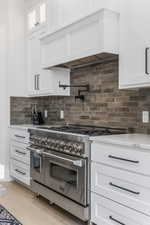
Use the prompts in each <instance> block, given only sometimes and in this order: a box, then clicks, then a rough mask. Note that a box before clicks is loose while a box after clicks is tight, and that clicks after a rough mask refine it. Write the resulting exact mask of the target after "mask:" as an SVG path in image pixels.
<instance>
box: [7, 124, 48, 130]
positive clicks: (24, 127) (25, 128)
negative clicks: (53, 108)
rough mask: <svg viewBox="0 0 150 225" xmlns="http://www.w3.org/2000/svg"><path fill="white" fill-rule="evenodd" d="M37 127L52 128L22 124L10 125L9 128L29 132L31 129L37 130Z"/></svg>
mask: <svg viewBox="0 0 150 225" xmlns="http://www.w3.org/2000/svg"><path fill="white" fill-rule="evenodd" d="M51 126H52V125H51ZM37 127H50V126H48V125H33V124H20V125H10V126H9V128H12V129H22V130H27V129H30V128H34V129H36V128H37Z"/></svg>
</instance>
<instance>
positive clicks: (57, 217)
mask: <svg viewBox="0 0 150 225" xmlns="http://www.w3.org/2000/svg"><path fill="white" fill-rule="evenodd" d="M2 185H3V186H5V187H6V188H7V194H6V195H4V196H2V197H0V204H1V205H3V206H4V207H5V208H6V209H7V210H8V211H9V212H10V213H12V214H13V215H14V216H15V217H16V218H17V219H18V220H19V221H20V222H22V224H23V225H83V224H82V223H81V222H79V221H78V220H77V219H76V218H74V217H73V216H71V215H70V214H67V213H66V212H64V211H63V210H61V209H60V208H58V207H56V206H50V205H49V204H48V202H47V201H46V200H45V199H42V198H40V199H37V198H35V196H34V194H33V193H32V192H31V191H30V190H28V189H26V188H24V187H23V186H22V185H20V184H17V183H15V182H11V183H3V184H2Z"/></svg>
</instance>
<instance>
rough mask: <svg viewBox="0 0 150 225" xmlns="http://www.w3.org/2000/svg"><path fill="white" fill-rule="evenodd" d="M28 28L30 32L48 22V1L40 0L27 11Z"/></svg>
mask: <svg viewBox="0 0 150 225" xmlns="http://www.w3.org/2000/svg"><path fill="white" fill-rule="evenodd" d="M27 21H28V22H27V26H28V28H27V30H28V32H29V33H31V32H33V31H36V30H38V29H40V28H41V27H43V26H46V24H47V2H46V1H40V2H39V3H37V4H35V5H34V6H32V7H31V8H30V9H29V10H28V13H27Z"/></svg>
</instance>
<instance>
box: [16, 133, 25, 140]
mask: <svg viewBox="0 0 150 225" xmlns="http://www.w3.org/2000/svg"><path fill="white" fill-rule="evenodd" d="M15 137H17V138H22V139H25V138H26V137H24V136H20V135H17V134H15Z"/></svg>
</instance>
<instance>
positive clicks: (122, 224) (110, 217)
mask: <svg viewBox="0 0 150 225" xmlns="http://www.w3.org/2000/svg"><path fill="white" fill-rule="evenodd" d="M109 219H110V220H112V221H114V222H116V223H118V224H121V225H126V224H125V223H122V222H120V221H119V220H116V219H115V218H113V217H112V216H109Z"/></svg>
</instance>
